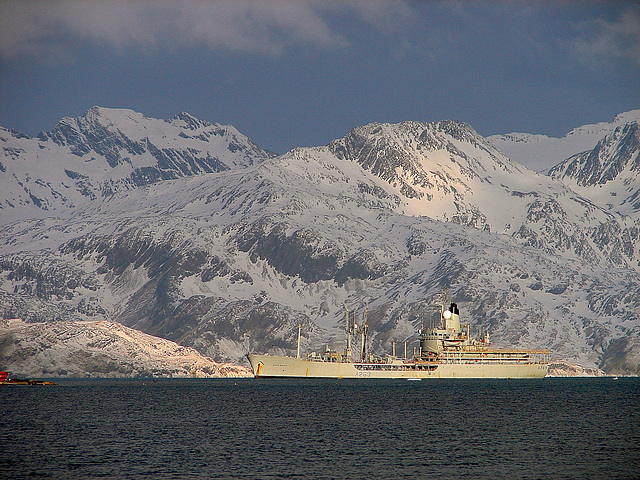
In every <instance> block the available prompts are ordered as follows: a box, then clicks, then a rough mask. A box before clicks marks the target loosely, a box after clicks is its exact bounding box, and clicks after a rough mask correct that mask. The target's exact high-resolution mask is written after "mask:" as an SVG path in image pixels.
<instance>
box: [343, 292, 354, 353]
mask: <svg viewBox="0 0 640 480" xmlns="http://www.w3.org/2000/svg"><path fill="white" fill-rule="evenodd" d="M344 310H345V312H346V325H345V330H346V332H347V350H346V352H345V357H347V361H351V333H352V331H353V328H352V327H351V319H350V318H349V309H348V308H347V306H346V305H345V306H344Z"/></svg>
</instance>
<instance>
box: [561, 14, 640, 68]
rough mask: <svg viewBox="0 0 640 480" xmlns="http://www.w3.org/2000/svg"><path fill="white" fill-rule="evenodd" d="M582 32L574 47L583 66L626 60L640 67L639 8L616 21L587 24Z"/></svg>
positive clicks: (600, 20)
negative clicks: (584, 64) (583, 63)
mask: <svg viewBox="0 0 640 480" xmlns="http://www.w3.org/2000/svg"><path fill="white" fill-rule="evenodd" d="M581 29H582V32H583V33H582V35H580V37H579V38H577V39H576V40H575V41H574V43H573V47H574V48H575V51H576V52H577V53H578V55H579V58H580V59H581V60H582V61H583V62H585V63H588V64H590V65H592V66H596V67H599V66H602V65H604V64H609V63H611V62H612V61H616V60H623V61H629V62H631V63H633V64H635V65H636V66H640V8H637V7H635V8H634V7H632V8H629V9H627V10H625V11H623V12H622V14H621V15H620V16H619V18H617V19H615V20H613V21H611V20H605V19H602V18H598V19H595V20H593V21H590V22H585V23H583V24H582V25H581Z"/></svg>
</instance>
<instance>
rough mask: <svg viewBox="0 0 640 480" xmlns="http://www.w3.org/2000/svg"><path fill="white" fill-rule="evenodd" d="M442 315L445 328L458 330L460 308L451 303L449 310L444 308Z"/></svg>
mask: <svg viewBox="0 0 640 480" xmlns="http://www.w3.org/2000/svg"><path fill="white" fill-rule="evenodd" d="M442 316H443V318H444V320H445V328H446V329H447V330H453V331H454V332H456V333H457V332H460V310H458V305H456V304H455V303H452V304H451V306H450V307H449V310H446V311H445V312H444V313H443V314H442Z"/></svg>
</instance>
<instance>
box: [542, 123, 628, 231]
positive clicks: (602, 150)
mask: <svg viewBox="0 0 640 480" xmlns="http://www.w3.org/2000/svg"><path fill="white" fill-rule="evenodd" d="M549 175H550V176H551V177H552V178H555V179H558V180H561V181H562V182H563V183H565V184H566V185H568V186H569V187H570V188H571V189H572V190H574V191H576V192H579V193H580V194H581V195H585V196H588V197H589V198H591V199H592V200H593V201H595V202H596V203H597V204H598V205H601V206H602V207H605V208H607V209H609V210H612V211H616V212H620V213H624V214H626V215H628V216H630V217H632V218H635V219H636V220H640V183H638V178H640V124H639V123H638V122H631V123H627V124H625V125H622V126H620V127H618V128H616V129H615V130H614V131H613V132H612V133H610V134H608V135H606V136H605V137H604V138H603V139H602V140H600V141H599V142H598V144H597V145H596V146H595V148H594V149H593V150H589V151H586V152H582V153H579V154H577V155H573V156H572V157H569V158H568V159H566V160H565V161H564V162H561V163H559V164H558V165H556V166H555V167H553V168H552V169H551V170H549Z"/></svg>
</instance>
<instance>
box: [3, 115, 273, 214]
mask: <svg viewBox="0 0 640 480" xmlns="http://www.w3.org/2000/svg"><path fill="white" fill-rule="evenodd" d="M0 146H1V147H2V151H3V156H2V158H1V159H0V171H1V172H2V175H0V187H1V189H2V192H3V195H2V201H0V212H2V222H3V223H6V222H8V221H12V220H14V219H22V218H32V217H37V218H45V217H48V216H52V215H68V214H69V213H70V211H71V210H73V209H75V208H77V207H80V206H82V205H84V204H87V203H91V202H94V201H96V200H101V201H102V200H108V199H110V198H111V197H112V196H113V195H114V194H115V193H117V192H120V191H130V190H132V189H136V188H140V187H144V186H145V185H150V184H153V183H157V182H159V181H162V180H172V179H177V178H182V177H188V176H193V175H198V174H202V173H212V172H223V171H227V170H232V169H237V168H245V167H247V166H250V165H252V164H253V163H254V162H261V161H264V160H265V159H267V158H271V157H273V154H271V153H269V152H267V151H265V150H262V149H260V148H259V147H258V146H256V145H255V144H254V143H253V142H251V140H249V139H248V138H247V137H246V136H244V135H242V134H240V132H238V131H237V130H236V129H235V128H234V127H232V126H229V125H219V124H211V123H209V122H205V121H201V120H198V119H196V118H194V117H192V116H191V115H189V114H188V113H181V114H179V115H177V116H175V117H174V118H172V119H171V120H158V119H152V118H149V117H146V116H144V115H142V114H140V113H137V112H134V111H132V110H126V109H110V108H103V107H93V108H91V109H90V110H89V111H88V112H87V113H86V114H85V115H83V116H82V117H79V118H64V119H62V120H61V121H60V122H58V124H57V125H56V126H55V127H54V129H53V130H52V131H50V132H42V133H40V134H39V135H38V136H37V137H34V138H29V137H27V136H26V135H23V134H20V133H19V132H15V131H11V130H7V129H2V128H0Z"/></svg>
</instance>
